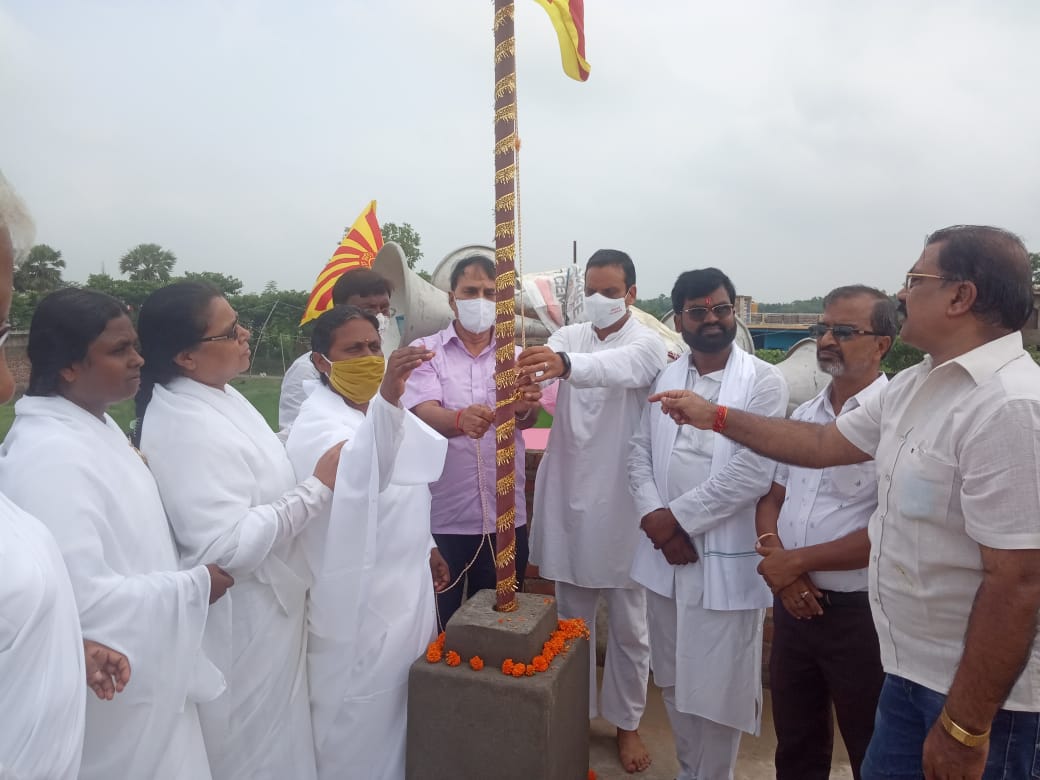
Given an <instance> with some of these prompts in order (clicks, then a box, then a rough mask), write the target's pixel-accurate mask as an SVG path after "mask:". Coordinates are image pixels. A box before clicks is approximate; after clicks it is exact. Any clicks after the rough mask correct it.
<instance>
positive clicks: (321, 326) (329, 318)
mask: <svg viewBox="0 0 1040 780" xmlns="http://www.w3.org/2000/svg"><path fill="white" fill-rule="evenodd" d="M351 320H367V321H368V323H369V324H371V326H372V327H373V328H375V329H376V332H377V333H378V332H379V320H377V319H376V318H375V317H374V316H373V315H372V314H369V313H368V312H367V311H365V310H364V309H361V308H359V307H357V306H345V305H344V306H333V307H332V308H331V309H327V310H326V311H324V312H322V314H321V315H320V316H319V317H318V318H317V319H316V320H314V330H312V331H311V352H317V353H318V354H319V355H321V356H322V357H326V358H327V357H328V354H329V350H330V349H332V339H333V336H334V335H335V333H336V331H337V330H339V328H340V326H342V325H345V324H346V323H348V322H350V321H351ZM318 378H319V379H321V382H322V384H325V385H327V384H328V383H329V380H328V377H326V376H325V375H324V374H319V375H318Z"/></svg>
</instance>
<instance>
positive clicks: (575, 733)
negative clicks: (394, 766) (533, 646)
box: [405, 591, 589, 780]
mask: <svg viewBox="0 0 1040 780" xmlns="http://www.w3.org/2000/svg"><path fill="white" fill-rule="evenodd" d="M485 592H486V593H490V591H485ZM480 595H483V594H480ZM520 595H521V596H523V595H525V594H520ZM478 597H479V596H478ZM492 598H493V594H492ZM533 598H534V600H536V601H537V602H538V603H539V604H542V606H543V607H547V606H550V605H546V604H545V603H544V601H545V600H544V598H543V597H541V596H535V597H533ZM474 600H475V599H471V600H470V602H469V603H472V601H474ZM552 607H553V608H552V610H551V614H552V616H553V622H552V627H551V628H552V629H555V628H556V625H555V613H556V610H555V603H553V605H552ZM464 609H465V607H464ZM485 609H486V610H487V611H488V612H490V614H491V615H493V616H494V618H493V619H492V620H491V624H490V625H484V626H483V627H480V628H478V627H476V626H473V625H472V624H471V623H467V625H470V629H469V630H470V631H471V635H472V641H474V642H476V643H477V644H478V645H480V644H481V643H483V646H484V647H488V648H494V647H497V646H501V645H502V637H501V636H497V634H498V633H499V631H500V629H499V627H500V626H501V625H504V624H500V623H498V622H497V620H498V618H499V617H503V616H502V615H500V614H499V613H497V612H491V607H490V602H488V604H487V605H486V606H485ZM523 609H524V606H523V604H521V610H523ZM460 613H461V610H460V612H457V613H456V614H455V616H454V617H453V618H452V621H451V623H449V626H448V633H447V637H446V642H445V648H446V649H447V650H456V651H458V652H460V655H462V659H463V660H462V665H460V666H456V667H451V666H448V665H447V664H445V663H443V662H442V663H438V664H430V663H427V661H426V659H425V658H420V659H419V660H418V661H416V662H415V664H413V665H412V669H411V672H410V674H409V678H408V749H407V769H406V772H405V777H406V778H407V780H486V778H495V780H586V778H587V776H588V770H589V643H588V642H587V641H586V640H584V639H578V640H575V641H574V642H573V643H572V645H571V649H570V650H569V651H568V652H567V653H564V654H562V655H558V656H556V658H554V659H553V662H552V664H551V665H550V667H549V669H548V670H547V671H545V672H542V673H540V674H536V675H534V676H533V677H507V676H506V675H504V674H502V671H501V668H500V667H501V662H499V663H497V664H493V663H491V662H490V661H489V659H488V657H487V656H486V655H484V654H483V653H469V654H468V655H467V654H466V653H462V652H461V651H460V650H459V648H458V647H457V646H455V645H454V644H453V641H452V623H454V621H455V618H457V617H458V616H459V614H460ZM510 614H511V615H512V616H514V617H515V616H517V614H518V613H517V612H513V613H510ZM536 622H537V623H538V624H539V625H540V624H541V622H542V619H541V618H538V620H537V621H536ZM526 623H527V621H524V622H523V623H519V625H525V624H526ZM481 631H484V632H485V633H486V632H488V631H490V633H491V634H492V635H495V636H493V638H486V639H481V638H480V636H479V634H480V633H481ZM548 635H549V632H546V634H545V636H543V637H541V638H539V639H538V650H537V652H540V651H541V645H542V643H543V642H544V641H545V640H546V639H547V638H548ZM514 637H515V634H514ZM505 646H506V647H508V644H506V645H505ZM485 652H486V651H485ZM507 652H508V655H507V656H506V657H510V658H513V659H514V660H516V661H520V662H522V663H529V662H530V661H531V658H533V655H530V656H525V655H522V654H521V653H518V652H515V651H514V650H511V649H510V650H508V651H507ZM537 652H536V653H535V654H537ZM471 655H480V656H481V658H484V660H485V662H486V663H487V665H486V666H485V667H484V668H483V669H482V670H481V671H479V672H475V671H473V670H472V669H471V668H470V667H469V665H468V663H467V662H468V660H469V658H470V656H471Z"/></svg>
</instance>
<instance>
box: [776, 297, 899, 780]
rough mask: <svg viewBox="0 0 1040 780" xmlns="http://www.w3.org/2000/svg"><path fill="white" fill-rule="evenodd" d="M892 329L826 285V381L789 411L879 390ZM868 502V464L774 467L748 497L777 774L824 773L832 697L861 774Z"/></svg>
mask: <svg viewBox="0 0 1040 780" xmlns="http://www.w3.org/2000/svg"><path fill="white" fill-rule="evenodd" d="M898 330H899V325H898V322H897V319H896V307H895V304H894V303H893V302H892V301H891V299H890V298H889V297H888V296H887V295H885V294H884V293H883V292H881V291H880V290H875V289H874V288H873V287H865V286H863V285H851V286H848V287H839V288H837V289H836V290H832V291H831V292H829V293H828V294H827V296H826V297H825V298H824V299H823V314H822V315H821V316H820V321H819V322H818V323H817V324H816V325H813V326H812V327H811V328H810V334H811V335H812V337H813V338H815V339H816V359H817V362H818V364H819V366H820V369H821V370H822V371H824V372H825V373H827V374H830V375H831V377H832V379H831V382H830V384H828V385H827V386H826V387H825V388H824V389H823V390H821V391H820V393H819V394H818V395H817V396H816V397H815V398H813V399H811V400H809V401H806V402H805V403H804V404H802V405H801V406H799V407H798V408H797V409H796V410H795V412H794V414H793V415H791V419H793V420H804V421H806V422H814V423H820V424H823V425H826V424H827V423H831V422H833V421H834V420H835V419H836V418H837V417H839V416H841V415H843V414H847V413H849V412H851V411H852V410H853V409H856V408H858V407H860V406H862V405H864V404H866V403H868V402H869V401H870V399H871V398H873V397H874V396H876V395H878V394H879V393H881V392H882V391H883V390H884V388H885V386H886V385H887V384H888V378H887V377H886V376H885V375H884V374H883V373H881V370H880V366H881V361H882V359H883V358H884V357H885V355H886V354H887V353H888V350H889V349H890V348H891V346H892V342H893V341H895V337H896V333H897V332H898ZM876 507H877V476H876V473H875V470H874V463H873V462H872V461H868V462H866V463H858V464H851V465H847V466H832V467H830V468H826V469H806V468H800V467H797V466H790V467H789V466H786V465H782V464H781V465H780V466H779V467H778V468H777V470H776V474H775V475H774V477H773V486H772V488H771V489H770V491H769V493H767V494H766V495H765V496H763V497H762V499H761V500H760V501H759V502H758V512H757V516H756V522H757V525H758V533H759V537H758V539H759V542H758V551H759V553H760V554H761V555H762V556H763V560H762V562H761V563H760V564H759V566H758V570H759V573H761V575H762V576H763V577H764V578H765V581H766V583H767V584H768V585H769V587H770V589H771V590H772V591H773V593H774V595H775V603H774V605H773V642H772V652H771V656H770V660H769V681H770V685H769V687H770V692H771V693H772V704H773V724H774V726H775V729H776V738H777V746H776V759H775V765H776V776H777V780H827V778H828V777H830V770H831V753H832V749H833V745H834V728H833V725H832V723H833V721H832V714H831V706H832V704H833V707H834V712H835V714H836V715H837V719H838V728H839V729H841V735H842V738H843V739H844V741H845V746H846V748H847V749H848V753H849V759H850V761H851V763H852V772H853V775H854V776H855V777H856V778H857V780H858V778H859V777H860V765H861V764H862V763H863V756H864V755H865V754H866V750H867V745H868V744H869V743H870V737H871V735H872V734H873V733H874V710H875V709H876V708H877V701H878V696H879V695H880V693H881V684H882V682H883V680H884V671H883V670H882V668H881V655H880V650H879V648H878V639H877V632H876V631H875V630H874V621H873V619H872V618H871V615H870V601H869V599H868V597H867V568H866V567H867V560H868V558H869V557H870V540H869V539H868V538H867V521H868V520H869V519H870V516H871V514H873V512H874V509H875V508H876Z"/></svg>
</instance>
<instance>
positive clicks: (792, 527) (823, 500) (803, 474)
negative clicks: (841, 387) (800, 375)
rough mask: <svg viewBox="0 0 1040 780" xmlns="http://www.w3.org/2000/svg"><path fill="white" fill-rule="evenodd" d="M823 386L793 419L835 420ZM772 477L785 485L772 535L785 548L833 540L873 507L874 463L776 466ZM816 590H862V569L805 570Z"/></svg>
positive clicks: (868, 393) (861, 524)
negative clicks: (785, 490)
mask: <svg viewBox="0 0 1040 780" xmlns="http://www.w3.org/2000/svg"><path fill="white" fill-rule="evenodd" d="M887 384H888V377H886V376H885V375H884V374H881V375H880V376H878V378H877V379H875V380H874V381H873V382H871V383H870V384H869V385H867V386H866V387H864V388H863V389H862V390H860V391H859V392H858V393H856V394H855V395H853V396H852V397H851V398H849V399H848V400H846V401H845V403H844V404H842V407H841V412H840V414H847V413H848V412H850V411H852V410H853V409H857V408H859V407H860V406H861V405H863V404H864V403H866V402H867V400H868V399H869V398H871V397H872V396H874V395H876V394H878V393H880V392H882V390H883V389H884V388H885V386H886V385H887ZM830 392H831V386H830V385H829V384H828V385H827V386H826V387H825V388H823V390H821V391H820V392H819V393H818V394H817V395H816V397H815V398H812V399H811V400H809V401H806V402H805V403H804V404H802V405H801V406H799V407H798V408H797V409H795V411H794V413H793V414H792V415H791V419H792V420H803V421H805V422H812V423H819V424H821V425H826V424H828V423H832V422H834V420H835V416H836V415H835V414H834V407H833V405H832V404H831V399H830ZM773 481H774V482H776V483H777V484H778V485H783V486H784V487H785V488H786V489H787V496H786V497H785V499H784V503H783V506H782V507H781V508H780V516H779V517H778V518H777V521H776V526H777V534H778V535H779V537H780V541H781V542H782V543H783V545H784V547H786V548H787V549H789V550H794V549H798V548H800V547H810V546H812V545H816V544H824V543H826V542H833V541H835V540H836V539H841V538H842V537H844V536H848V535H849V534H850V533H852V532H854V531H858V530H860V529H862V528H866V527H867V523H868V521H869V520H870V516H871V514H873V512H874V509H875V508H876V507H877V477H876V474H875V470H874V463H873V461H867V462H866V463H856V464H853V465H851V466H831V467H829V468H825V469H806V468H801V467H798V466H786V465H783V464H780V465H779V466H778V467H777V470H776V476H774V477H773ZM809 574H810V576H811V577H812V581H813V582H814V583H815V584H816V586H817V587H818V588H823V589H824V590H838V591H846V592H847V591H863V590H866V589H867V570H866V568H863V569H852V570H849V571H814V572H810V573H809Z"/></svg>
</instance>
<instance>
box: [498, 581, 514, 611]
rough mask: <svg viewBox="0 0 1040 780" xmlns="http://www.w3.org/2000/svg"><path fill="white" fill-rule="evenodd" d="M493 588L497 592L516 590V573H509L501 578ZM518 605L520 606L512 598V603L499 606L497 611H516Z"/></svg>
mask: <svg viewBox="0 0 1040 780" xmlns="http://www.w3.org/2000/svg"><path fill="white" fill-rule="evenodd" d="M495 589H496V590H497V591H498V592H499V593H512V592H514V591H515V590H516V575H515V574H510V575H509V577H508V578H506V579H504V580H502V581H501V582H500V583H498V585H497V586H496V587H495ZM519 606H520V605H519V603H517V602H516V601H515V600H514V601H513V603H512V604H511V605H510V606H509V607H499V608H498V611H499V612H516V610H517V608H518V607H519Z"/></svg>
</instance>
